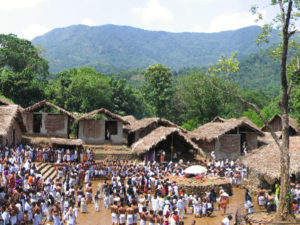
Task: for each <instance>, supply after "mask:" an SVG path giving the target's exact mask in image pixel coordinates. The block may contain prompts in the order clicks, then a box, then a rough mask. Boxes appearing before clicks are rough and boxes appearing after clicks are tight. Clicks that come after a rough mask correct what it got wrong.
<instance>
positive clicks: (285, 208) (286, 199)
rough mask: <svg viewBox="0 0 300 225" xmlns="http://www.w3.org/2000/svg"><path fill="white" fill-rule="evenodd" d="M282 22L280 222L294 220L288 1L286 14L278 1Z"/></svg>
mask: <svg viewBox="0 0 300 225" xmlns="http://www.w3.org/2000/svg"><path fill="white" fill-rule="evenodd" d="M279 4H280V9H281V17H282V18H281V21H282V25H283V26H282V38H283V40H282V55H281V71H280V76H281V91H282V96H281V102H280V107H281V113H282V115H281V123H282V144H281V148H280V197H279V206H278V209H277V213H276V217H275V218H276V219H277V220H280V221H286V220H294V216H293V212H292V210H291V205H292V202H291V201H292V198H291V197H290V173H289V171H290V154H289V115H288V105H289V95H288V84H287V74H286V65H287V55H288V44H289V22H290V13H291V9H292V4H293V1H292V0H290V1H289V5H288V9H287V12H286V13H285V11H284V7H283V3H282V1H279Z"/></svg>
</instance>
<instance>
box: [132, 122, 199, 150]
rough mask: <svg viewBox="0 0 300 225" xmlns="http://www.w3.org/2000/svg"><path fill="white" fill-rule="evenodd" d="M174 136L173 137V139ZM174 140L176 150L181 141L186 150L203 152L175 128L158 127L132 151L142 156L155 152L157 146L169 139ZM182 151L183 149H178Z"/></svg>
mask: <svg viewBox="0 0 300 225" xmlns="http://www.w3.org/2000/svg"><path fill="white" fill-rule="evenodd" d="M171 136H173V137H171ZM170 137H171V138H172V140H171V143H170V144H171V145H173V147H174V148H175V149H176V148H177V146H176V143H175V141H180V142H182V143H183V145H185V146H186V148H188V149H191V150H194V151H197V152H201V151H202V150H201V149H200V148H198V147H197V146H196V145H195V144H194V143H193V142H192V141H191V140H190V139H189V138H188V137H187V136H186V134H184V133H182V132H181V131H180V130H179V129H178V128H175V127H158V128H156V129H155V130H153V131H152V132H151V133H149V134H148V135H146V136H145V137H143V138H141V139H139V140H138V141H137V142H135V143H134V144H133V145H132V151H133V152H135V153H136V154H137V155H142V154H145V153H147V152H149V151H150V150H154V149H155V148H156V147H157V146H159V145H160V144H162V142H165V141H167V139H169V138H170ZM178 149H182V148H178Z"/></svg>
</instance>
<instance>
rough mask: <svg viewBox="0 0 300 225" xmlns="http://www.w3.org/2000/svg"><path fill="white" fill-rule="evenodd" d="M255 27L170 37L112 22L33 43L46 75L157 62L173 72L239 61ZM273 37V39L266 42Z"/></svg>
mask: <svg viewBox="0 0 300 225" xmlns="http://www.w3.org/2000/svg"><path fill="white" fill-rule="evenodd" d="M260 29H261V28H260V27H259V26H250V27H246V28H240V29H238V30H234V31H221V32H217V33H193V32H181V33H172V32H166V31H149V30H144V29H140V28H135V27H130V26H117V25H112V24H107V25H102V26H86V25H72V26H69V27H66V28H55V29H53V30H52V31H50V32H48V33H46V34H45V35H43V36H39V37H36V38H34V39H33V40H32V42H33V44H34V45H36V46H40V47H41V48H43V49H45V52H43V53H42V56H43V57H44V58H46V59H47V60H48V61H49V64H50V71H51V72H59V71H61V70H64V69H68V68H72V67H81V66H90V67H93V68H95V69H96V70H97V71H99V72H102V73H113V72H119V71H123V70H133V69H142V68H146V67H148V66H149V65H153V64H157V63H161V64H164V65H166V66H168V67H171V69H173V70H176V69H180V68H183V67H194V66H205V65H209V64H213V63H215V62H216V61H217V60H218V58H219V57H220V55H221V54H225V55H229V54H231V53H232V52H234V51H238V52H239V58H240V59H242V58H243V57H245V56H247V55H249V54H250V53H253V52H256V51H258V49H259V47H257V46H256V44H255V42H254V40H255V39H256V37H257V34H258V33H259V32H260ZM276 40H277V39H272V40H271V43H274V42H276Z"/></svg>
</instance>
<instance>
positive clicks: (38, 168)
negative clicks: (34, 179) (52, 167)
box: [36, 163, 48, 173]
mask: <svg viewBox="0 0 300 225" xmlns="http://www.w3.org/2000/svg"><path fill="white" fill-rule="evenodd" d="M47 165H48V164H47V163H42V164H40V165H38V166H36V168H37V170H38V171H39V172H40V173H42V170H43V169H44V168H45V167H46V166H47Z"/></svg>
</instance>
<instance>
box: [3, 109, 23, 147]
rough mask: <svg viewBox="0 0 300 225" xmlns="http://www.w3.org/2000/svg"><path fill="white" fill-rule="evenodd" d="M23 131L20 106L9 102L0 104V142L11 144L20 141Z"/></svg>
mask: <svg viewBox="0 0 300 225" xmlns="http://www.w3.org/2000/svg"><path fill="white" fill-rule="evenodd" d="M24 132H26V127H25V124H24V122H23V118H22V113H21V111H20V107H19V106H17V105H11V104H10V105H2V106H0V144H1V145H2V146H11V145H15V144H17V143H19V142H21V140H22V134H23V133H24Z"/></svg>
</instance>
